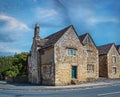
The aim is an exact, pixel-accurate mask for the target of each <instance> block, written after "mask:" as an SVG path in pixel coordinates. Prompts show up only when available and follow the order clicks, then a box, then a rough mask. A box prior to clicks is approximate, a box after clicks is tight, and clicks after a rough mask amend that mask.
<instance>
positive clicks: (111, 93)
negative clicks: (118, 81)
mask: <svg viewBox="0 0 120 97" xmlns="http://www.w3.org/2000/svg"><path fill="white" fill-rule="evenodd" d="M118 93H120V91H118V92H110V93H104V94H98V96H106V95H113V94H118Z"/></svg>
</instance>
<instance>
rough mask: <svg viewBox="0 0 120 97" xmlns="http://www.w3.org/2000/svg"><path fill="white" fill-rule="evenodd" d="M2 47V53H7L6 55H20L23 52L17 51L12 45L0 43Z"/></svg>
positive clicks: (0, 49) (0, 47)
mask: <svg viewBox="0 0 120 97" xmlns="http://www.w3.org/2000/svg"><path fill="white" fill-rule="evenodd" d="M0 44H1V46H0V52H3V53H4V52H5V53H11V54H15V53H20V52H21V50H19V49H15V48H13V47H11V45H10V44H8V43H7V44H5V43H0Z"/></svg>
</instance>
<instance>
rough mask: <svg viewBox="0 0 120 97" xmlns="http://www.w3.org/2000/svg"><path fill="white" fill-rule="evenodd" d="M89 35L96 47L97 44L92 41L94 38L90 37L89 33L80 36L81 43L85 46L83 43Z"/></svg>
mask: <svg viewBox="0 0 120 97" xmlns="http://www.w3.org/2000/svg"><path fill="white" fill-rule="evenodd" d="M87 35H88V36H89V37H90V39H91V40H92V42H93V44H94V45H95V47H96V44H95V42H94V41H93V39H92V37H91V35H90V34H89V33H85V34H82V35H80V36H79V40H80V42H81V43H82V44H83V41H84V39H85V37H86V36H87ZM83 45H84V44H83ZM96 49H97V47H96Z"/></svg>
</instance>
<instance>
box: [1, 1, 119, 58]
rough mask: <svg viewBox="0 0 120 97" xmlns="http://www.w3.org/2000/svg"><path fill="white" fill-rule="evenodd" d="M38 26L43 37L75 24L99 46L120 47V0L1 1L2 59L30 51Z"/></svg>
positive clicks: (77, 29)
mask: <svg viewBox="0 0 120 97" xmlns="http://www.w3.org/2000/svg"><path fill="white" fill-rule="evenodd" d="M36 23H39V24H40V37H41V38H44V37H46V36H48V35H50V34H52V33H55V32H57V31H59V30H61V29H63V28H64V27H67V26H69V25H73V26H74V28H75V30H76V31H77V33H78V35H81V34H84V33H86V32H89V33H90V34H91V36H92V38H93V40H94V41H95V43H96V45H97V46H98V45H103V44H107V43H111V42H112V43H113V42H114V43H116V44H120V1H119V0H69V2H68V0H0V56H5V55H14V54H15V53H20V52H29V50H30V47H31V44H32V39H33V35H34V25H35V24H36Z"/></svg>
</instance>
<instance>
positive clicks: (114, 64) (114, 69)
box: [98, 43, 120, 78]
mask: <svg viewBox="0 0 120 97" xmlns="http://www.w3.org/2000/svg"><path fill="white" fill-rule="evenodd" d="M98 50H99V76H100V77H105V78H119V77H120V61H119V53H118V51H117V49H116V47H115V44H114V43H111V44H106V45H103V46H99V47H98Z"/></svg>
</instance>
